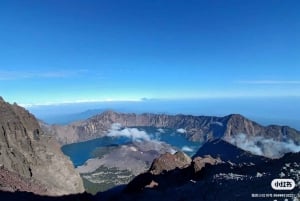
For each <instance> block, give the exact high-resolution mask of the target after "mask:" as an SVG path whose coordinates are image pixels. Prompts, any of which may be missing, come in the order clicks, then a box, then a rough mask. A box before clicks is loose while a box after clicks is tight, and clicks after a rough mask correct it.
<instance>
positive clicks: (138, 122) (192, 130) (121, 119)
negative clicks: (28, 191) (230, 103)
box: [42, 111, 300, 145]
mask: <svg viewBox="0 0 300 201" xmlns="http://www.w3.org/2000/svg"><path fill="white" fill-rule="evenodd" d="M113 123H119V124H121V125H122V126H123V127H139V126H147V127H156V128H173V129H184V130H185V131H186V132H185V133H184V135H185V136H186V137H187V138H188V139H189V140H192V141H198V142H206V141H208V140H209V139H216V138H224V139H225V140H230V138H231V137H233V136H235V135H238V134H241V133H244V134H247V135H249V136H264V137H267V138H272V139H274V140H278V141H283V140H287V139H292V140H293V141H294V142H295V143H296V144H298V145H299V144H300V132H299V131H297V130H295V129H293V128H290V127H288V126H276V125H271V126H262V125H259V124H258V123H256V122H253V121H251V120H249V119H247V118H245V117H243V116H241V115H238V114H232V115H228V116H224V117H213V116H192V115H180V114H179V115H166V114H149V113H145V114H133V113H131V114H124V113H117V112H113V111H106V112H103V113H101V114H99V115H96V116H94V117H91V118H89V119H87V120H85V121H80V122H74V123H71V124H69V125H66V126H61V125H52V126H50V125H46V124H42V128H43V129H44V130H46V131H47V132H49V133H51V134H52V135H53V136H55V137H56V138H57V140H58V141H59V142H60V143H61V144H69V143H75V142H80V141H86V140H90V139H95V138H98V137H102V136H104V135H105V134H106V132H107V131H108V130H109V129H110V128H111V125H112V124H113Z"/></svg>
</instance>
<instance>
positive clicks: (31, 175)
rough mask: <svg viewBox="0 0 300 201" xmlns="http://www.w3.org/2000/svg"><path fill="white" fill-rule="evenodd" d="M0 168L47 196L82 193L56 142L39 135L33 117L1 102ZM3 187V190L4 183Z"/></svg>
mask: <svg viewBox="0 0 300 201" xmlns="http://www.w3.org/2000/svg"><path fill="white" fill-rule="evenodd" d="M0 166H1V168H2V169H4V170H9V171H11V172H13V173H16V174H18V175H19V176H20V178H24V179H25V180H30V179H32V180H34V181H36V182H37V183H38V184H39V185H41V186H43V189H46V192H44V193H45V194H48V195H63V194H71V193H80V192H83V191H84V188H83V184H82V180H81V178H80V176H79V174H78V173H76V171H75V170H74V167H73V165H72V163H71V161H70V160H69V159H68V158H67V157H65V156H64V155H63V154H62V152H61V151H60V146H59V144H58V143H57V142H56V140H54V139H52V138H51V137H49V136H48V135H45V134H44V133H43V132H42V131H41V128H40V126H39V123H38V121H37V120H36V119H35V117H34V116H33V115H32V114H30V113H29V112H28V111H26V110H25V109H24V108H22V107H19V106H18V105H17V104H13V105H10V104H9V103H6V102H5V101H4V100H3V99H0ZM2 187H3V188H5V184H4V182H3V183H2ZM8 187H9V185H8ZM18 190H21V191H22V190H28V189H22V188H21V189H18ZM37 193H40V192H39V191H37Z"/></svg>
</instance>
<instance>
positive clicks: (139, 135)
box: [107, 128, 150, 141]
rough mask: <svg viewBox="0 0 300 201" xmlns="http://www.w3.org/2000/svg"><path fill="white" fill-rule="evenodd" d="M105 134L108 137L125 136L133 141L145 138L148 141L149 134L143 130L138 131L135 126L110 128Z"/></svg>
mask: <svg viewBox="0 0 300 201" xmlns="http://www.w3.org/2000/svg"><path fill="white" fill-rule="evenodd" d="M107 136H110V137H127V138H131V139H132V140H133V141H136V140H145V141H149V140H150V136H149V135H148V134H147V133H146V132H145V131H140V130H138V129H137V128H124V129H122V130H113V129H111V130H110V131H109V133H108V134H107Z"/></svg>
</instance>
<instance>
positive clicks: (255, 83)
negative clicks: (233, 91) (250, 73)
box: [237, 80, 300, 85]
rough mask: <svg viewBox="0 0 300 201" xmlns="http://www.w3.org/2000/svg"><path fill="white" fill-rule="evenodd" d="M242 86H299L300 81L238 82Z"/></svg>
mask: <svg viewBox="0 0 300 201" xmlns="http://www.w3.org/2000/svg"><path fill="white" fill-rule="evenodd" d="M237 83H240V84H254V85H298V84H300V80H244V81H237Z"/></svg>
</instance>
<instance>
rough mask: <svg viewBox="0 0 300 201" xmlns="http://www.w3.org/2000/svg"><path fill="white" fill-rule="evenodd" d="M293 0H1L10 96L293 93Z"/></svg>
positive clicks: (1, 81)
mask: <svg viewBox="0 0 300 201" xmlns="http://www.w3.org/2000/svg"><path fill="white" fill-rule="evenodd" d="M299 11H300V1H298V0H215V1H212V0H42V1H41V0H26V1H24V0H19V1H15V0H2V1H0V95H1V96H3V97H4V98H5V99H6V100H8V101H10V102H18V103H20V104H47V103H60V102H81V101H103V100H140V99H143V98H148V99H197V98H235V97H261V96H264V97H274V96H276V97H292V96H300V12H299Z"/></svg>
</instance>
